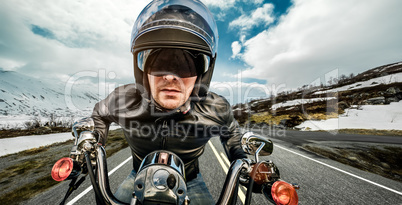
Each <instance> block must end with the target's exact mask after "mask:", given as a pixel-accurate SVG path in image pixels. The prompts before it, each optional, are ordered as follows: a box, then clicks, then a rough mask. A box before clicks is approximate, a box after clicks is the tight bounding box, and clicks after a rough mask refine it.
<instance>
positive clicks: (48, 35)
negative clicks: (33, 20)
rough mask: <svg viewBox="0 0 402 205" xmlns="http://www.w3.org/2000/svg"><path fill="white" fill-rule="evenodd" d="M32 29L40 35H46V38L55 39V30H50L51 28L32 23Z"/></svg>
mask: <svg viewBox="0 0 402 205" xmlns="http://www.w3.org/2000/svg"><path fill="white" fill-rule="evenodd" d="M31 31H32V32H33V33H34V34H36V35H39V36H42V37H44V38H48V39H55V36H54V34H53V32H52V31H50V30H49V29H47V28H42V27H40V26H37V25H34V24H32V25H31Z"/></svg>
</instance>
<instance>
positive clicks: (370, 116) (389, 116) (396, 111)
mask: <svg viewBox="0 0 402 205" xmlns="http://www.w3.org/2000/svg"><path fill="white" fill-rule="evenodd" d="M296 128H299V129H302V130H307V128H309V129H308V130H312V131H316V130H337V129H377V130H402V101H399V102H394V103H391V104H389V105H363V106H361V107H360V108H358V109H346V110H345V113H344V114H343V115H341V116H339V118H333V119H328V120H321V121H312V120H309V121H305V122H303V123H302V124H300V125H299V126H297V127H296Z"/></svg>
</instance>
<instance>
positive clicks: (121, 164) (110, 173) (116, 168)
mask: <svg viewBox="0 0 402 205" xmlns="http://www.w3.org/2000/svg"><path fill="white" fill-rule="evenodd" d="M132 158H133V157H132V156H130V157H129V158H127V159H126V160H124V161H123V162H122V163H120V164H119V165H117V166H116V167H115V168H114V169H112V171H110V172H109V173H108V176H110V175H112V174H113V173H114V172H115V171H117V170H118V169H120V167H122V166H123V165H124V164H126V163H127V162H129V161H130V160H131V159H132ZM91 190H92V186H90V187H88V188H86V189H85V190H84V191H83V192H81V193H80V194H78V195H77V196H76V197H75V198H74V199H72V200H71V201H69V202H68V203H67V205H73V204H74V203H75V202H77V201H78V200H79V199H81V198H82V197H83V196H85V194H87V193H88V192H89V191H91Z"/></svg>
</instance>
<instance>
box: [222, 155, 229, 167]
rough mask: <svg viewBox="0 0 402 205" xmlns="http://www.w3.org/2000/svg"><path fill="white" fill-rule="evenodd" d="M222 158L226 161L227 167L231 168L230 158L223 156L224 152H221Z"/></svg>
mask: <svg viewBox="0 0 402 205" xmlns="http://www.w3.org/2000/svg"><path fill="white" fill-rule="evenodd" d="M221 157H222V159H223V161H225V163H226V166H228V167H229V166H230V162H229V160H228V158H227V157H226V156H225V154H223V153H222V152H221Z"/></svg>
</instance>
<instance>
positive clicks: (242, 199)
mask: <svg viewBox="0 0 402 205" xmlns="http://www.w3.org/2000/svg"><path fill="white" fill-rule="evenodd" d="M208 144H209V146H210V147H211V149H212V151H213V152H214V154H215V156H216V158H217V159H218V162H219V164H220V165H221V167H222V169H223V171H224V172H225V173H226V174H227V173H228V170H229V168H228V167H227V166H226V165H225V162H224V161H227V162H226V163H229V160H228V159H227V158H226V156H225V157H222V158H221V156H219V154H218V151H216V149H215V147H214V145H213V144H212V142H211V140H209V141H208ZM238 195H239V198H240V200H241V201H242V203H243V204H244V202H245V201H246V195H244V193H243V191H242V190H241V189H240V186H239V190H238Z"/></svg>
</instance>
